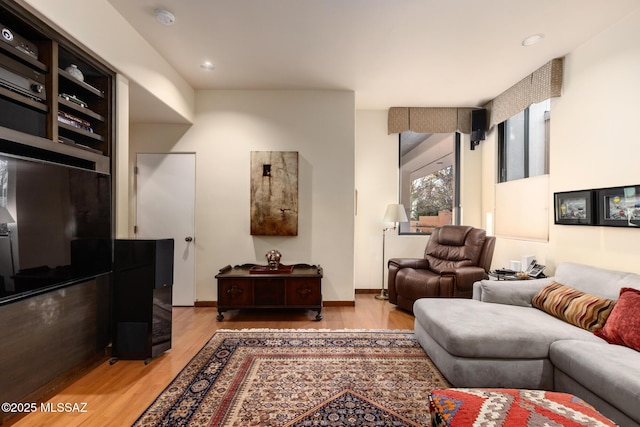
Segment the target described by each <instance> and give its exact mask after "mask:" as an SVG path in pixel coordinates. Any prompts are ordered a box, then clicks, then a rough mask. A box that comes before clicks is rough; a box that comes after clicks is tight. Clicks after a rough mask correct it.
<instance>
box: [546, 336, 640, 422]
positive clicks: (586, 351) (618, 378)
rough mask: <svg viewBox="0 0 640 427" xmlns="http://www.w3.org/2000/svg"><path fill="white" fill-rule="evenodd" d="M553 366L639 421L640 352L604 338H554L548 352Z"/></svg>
mask: <svg viewBox="0 0 640 427" xmlns="http://www.w3.org/2000/svg"><path fill="white" fill-rule="evenodd" d="M549 355H550V357H551V362H552V363H553V364H554V365H555V367H556V369H559V370H560V371H562V372H564V373H565V374H566V375H568V376H569V377H571V378H573V379H574V380H575V381H576V382H578V383H580V384H582V385H583V386H584V387H585V388H587V389H588V390H591V391H592V392H593V393H595V394H596V395H597V396H599V397H600V398H601V399H602V400H604V401H605V402H608V403H609V404H611V405H612V406H614V407H616V408H618V409H619V410H620V411H622V412H624V413H625V414H626V415H628V416H629V417H631V418H633V419H635V420H636V421H639V422H640V405H638V402H640V380H639V378H640V353H638V352H637V351H635V350H632V349H630V348H627V347H623V346H619V345H611V344H607V343H605V342H600V343H597V342H585V341H575V340H566V341H556V342H554V343H553V344H551V350H550V352H549Z"/></svg>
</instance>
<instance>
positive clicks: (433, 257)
mask: <svg viewBox="0 0 640 427" xmlns="http://www.w3.org/2000/svg"><path fill="white" fill-rule="evenodd" d="M495 244H496V238H495V237H493V236H487V234H486V232H485V230H482V229H480V228H474V227H469V226H464V225H445V226H442V227H438V228H436V229H434V230H433V232H432V233H431V237H430V238H429V242H428V243H427V247H426V248H425V250H424V258H392V259H390V260H389V264H388V267H389V302H391V303H393V304H396V305H397V306H398V307H400V308H403V309H405V310H408V311H411V312H413V303H414V302H415V301H416V300H417V299H419V298H425V297H445V298H471V295H472V291H473V283H474V282H476V281H478V280H481V279H485V278H487V277H488V274H487V273H488V272H489V269H490V268H491V259H492V258H493V250H494V247H495Z"/></svg>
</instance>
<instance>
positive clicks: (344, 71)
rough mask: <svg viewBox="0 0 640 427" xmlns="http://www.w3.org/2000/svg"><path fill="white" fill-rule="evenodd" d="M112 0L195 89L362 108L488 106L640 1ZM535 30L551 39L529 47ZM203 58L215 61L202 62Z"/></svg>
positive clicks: (135, 97)
mask: <svg viewBox="0 0 640 427" xmlns="http://www.w3.org/2000/svg"><path fill="white" fill-rule="evenodd" d="M109 2H110V3H111V4H112V5H113V6H114V8H115V9H116V10H117V11H118V12H119V13H120V14H121V15H122V16H123V17H124V18H125V19H126V20H127V21H128V22H129V23H130V24H131V25H132V26H133V27H134V29H135V30H137V31H138V32H139V33H140V34H141V35H142V36H143V37H144V38H145V39H146V40H147V41H148V42H149V44H150V45H151V46H153V47H154V48H155V49H156V50H157V51H158V52H159V53H160V55H162V56H163V57H164V58H165V59H166V60H167V61H168V62H169V63H170V64H171V65H172V66H173V67H174V68H175V69H176V70H177V72H178V73H179V74H180V75H182V76H183V78H184V79H185V80H186V81H187V82H188V83H189V84H190V85H191V86H192V87H193V88H194V89H292V90H297V89H319V90H350V91H354V92H355V94H356V107H357V108H358V109H388V108H389V107H392V106H427V107H428V106H439V107H445V106H458V107H461V106H479V105H482V104H483V103H484V102H486V101H487V100H489V99H492V98H493V97H495V96H496V95H498V94H499V93H500V92H502V91H504V90H505V89H507V88H509V87H510V86H511V85H513V84H514V83H516V82H517V81H519V80H520V79H522V78H523V77H524V76H525V75H527V74H529V73H530V72H532V71H533V70H535V69H537V68H539V67H540V66H542V65H543V64H544V63H546V62H548V61H549V60H551V59H553V58H556V57H561V56H564V55H566V54H567V53H568V52H570V51H571V50H573V49H575V48H576V47H577V46H579V45H580V44H581V43H584V42H585V41H586V40H588V39H589V38H591V37H593V36H594V35H595V34H597V33H599V32H601V31H603V30H605V29H606V28H607V27H608V26H610V25H612V24H614V23H615V22H617V21H619V20H620V19H622V18H623V17H624V16H625V15H627V14H629V13H631V12H632V11H633V10H635V9H638V8H640V2H638V0H607V1H602V0H536V1H522V0H516V1H514V0H483V1H478V0H447V1H442V0H109ZM156 8H165V9H167V10H169V11H171V12H172V13H173V14H174V15H175V17H176V19H175V23H174V25H172V26H163V25H161V24H159V23H158V22H157V21H156V20H155V16H154V10H155V9H156ZM537 33H542V34H544V35H545V37H544V40H543V41H542V42H541V43H539V44H537V45H534V46H529V47H523V46H522V45H521V42H522V40H523V39H524V38H525V37H527V36H530V35H532V34H537ZM205 60H209V61H211V62H212V63H213V64H214V66H215V69H214V70H213V71H206V70H204V69H202V68H201V67H200V64H201V63H202V62H203V61H205ZM134 83H135V82H134ZM131 97H132V100H131V103H132V108H131V112H132V114H134V115H135V114H141V113H142V112H146V114H147V116H148V115H150V112H152V111H153V109H151V108H150V105H149V104H146V105H145V107H144V108H136V103H139V102H140V100H142V99H145V98H147V99H146V100H145V101H146V102H148V101H149V99H148V98H149V94H148V93H144V90H141V89H140V88H136V89H135V90H134V91H133V92H132V96H131ZM142 105H144V104H142ZM138 119H139V120H148V119H149V118H148V117H142V116H140V117H138ZM132 120H134V121H135V120H136V117H132Z"/></svg>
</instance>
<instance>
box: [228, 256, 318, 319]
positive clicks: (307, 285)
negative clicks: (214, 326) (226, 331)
mask: <svg viewBox="0 0 640 427" xmlns="http://www.w3.org/2000/svg"><path fill="white" fill-rule="evenodd" d="M255 267H259V266H255V265H253V264H246V265H242V266H236V267H233V268H232V267H231V266H228V267H226V268H223V269H222V270H220V273H219V274H217V275H216V279H217V281H218V317H217V319H218V320H223V319H224V315H223V314H222V313H223V312H225V311H227V310H233V309H240V308H306V309H310V310H315V311H317V315H316V320H322V314H321V311H322V283H321V282H322V268H321V267H318V266H315V265H308V264H297V265H294V266H289V267H292V268H291V269H284V270H285V272H269V271H265V269H264V268H260V269H258V271H257V272H254V271H252V269H254V268H255Z"/></svg>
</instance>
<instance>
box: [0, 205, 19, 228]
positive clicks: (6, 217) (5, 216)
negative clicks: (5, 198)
mask: <svg viewBox="0 0 640 427" xmlns="http://www.w3.org/2000/svg"><path fill="white" fill-rule="evenodd" d="M14 222H16V220H15V219H13V217H12V216H11V214H10V213H9V210H8V209H7V208H5V207H4V206H0V224H9V223H14Z"/></svg>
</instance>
